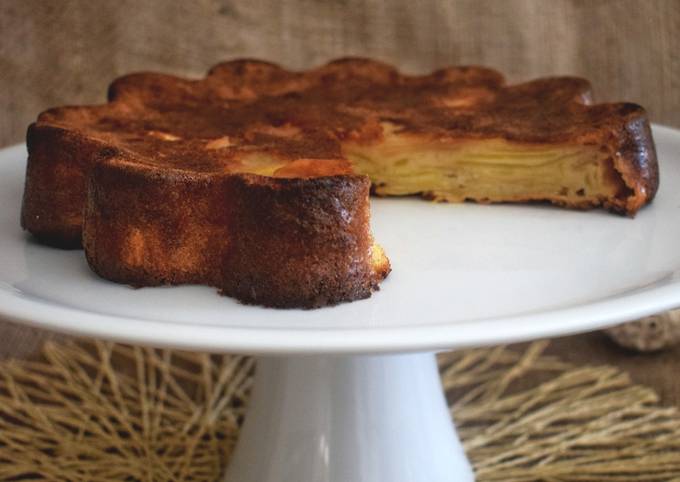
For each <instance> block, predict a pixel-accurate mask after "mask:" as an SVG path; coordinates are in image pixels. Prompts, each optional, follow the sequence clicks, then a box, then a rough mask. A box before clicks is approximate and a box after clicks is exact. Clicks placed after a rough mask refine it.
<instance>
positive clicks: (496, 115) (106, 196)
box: [22, 59, 658, 307]
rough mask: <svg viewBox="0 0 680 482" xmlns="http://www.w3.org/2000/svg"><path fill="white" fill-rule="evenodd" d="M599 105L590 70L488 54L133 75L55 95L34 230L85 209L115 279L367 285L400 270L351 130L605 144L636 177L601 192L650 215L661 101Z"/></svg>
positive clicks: (254, 291) (309, 298)
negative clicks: (511, 65) (382, 247)
mask: <svg viewBox="0 0 680 482" xmlns="http://www.w3.org/2000/svg"><path fill="white" fill-rule="evenodd" d="M590 104H591V94H590V86H589V84H588V82H587V81H585V80H583V79H578V78H571V77H561V78H547V79H539V80H536V81H532V82H527V83H524V84H519V85H514V86H506V85H505V83H504V79H503V77H502V76H501V74H499V73H498V72H496V71H493V70H490V69H485V68H481V67H452V68H446V69H441V70H439V71H436V72H433V73H432V74H430V75H426V76H407V75H403V74H400V73H399V72H398V71H397V70H396V69H394V68H393V67H391V66H389V65H386V64H382V63H379V62H375V61H371V60H366V59H341V60H338V61H334V62H331V63H329V64H327V65H325V66H323V67H320V68H317V69H313V70H310V71H306V72H291V71H288V70H285V69H283V68H281V67H279V66H277V65H274V64H271V63H266V62H260V61H255V60H238V61H232V62H226V63H222V64H219V65H217V66H215V67H213V68H212V69H211V70H210V72H209V73H208V75H207V76H206V77H205V78H204V79H200V80H187V79H181V78H177V77H173V76H168V75H163V74H155V73H140V74H132V75H128V76H125V77H122V78H119V79H117V80H116V81H115V82H113V84H112V85H111V86H110V89H109V103H107V104H104V105H98V106H72V107H61V108H56V109H50V110H48V111H46V112H43V113H42V114H40V116H39V117H38V120H37V122H36V123H35V124H33V125H31V126H30V128H29V131H28V135H27V144H28V150H29V162H28V168H27V178H26V190H25V195H24V205H23V210H22V226H23V227H24V228H25V229H27V230H29V231H30V232H32V233H33V234H35V235H36V236H37V237H39V238H40V239H42V240H44V241H46V242H48V243H50V244H54V245H58V246H63V247H77V246H78V244H79V242H80V238H81V225H82V224H83V215H82V213H83V210H85V213H86V215H85V218H84V226H85V228H84V232H83V237H84V246H85V249H86V254H87V257H88V261H89V262H90V265H91V266H92V268H93V269H94V270H95V271H97V272H98V273H100V274H101V275H102V276H104V277H106V278H109V279H113V280H116V281H121V282H126V283H131V284H136V285H148V284H160V283H205V284H211V285H214V286H218V287H220V288H221V289H222V290H223V291H224V292H225V293H226V294H229V295H232V296H235V297H237V298H238V299H240V300H243V301H246V302H252V303H258V304H266V305H272V306H307V307H312V306H320V305H323V304H332V303H336V302H339V301H344V300H351V299H357V298H362V297H366V296H368V295H369V294H370V292H371V290H373V289H375V288H376V287H377V283H378V282H379V281H380V280H381V279H382V278H384V276H386V274H387V271H388V270H389V267H386V266H387V265H383V268H381V269H376V268H375V267H371V264H370V263H371V262H370V250H371V244H372V241H371V239H370V234H369V228H368V211H367V209H368V207H367V206H368V204H367V202H368V201H367V195H368V189H369V186H368V180H367V179H366V178H365V177H361V176H356V175H353V174H352V165H351V163H350V162H349V161H348V160H347V159H345V157H344V155H343V148H342V146H343V143H346V142H354V143H367V144H370V143H378V142H381V141H382V139H383V135H384V133H383V125H384V123H389V124H390V125H393V126H397V128H398V129H399V131H400V132H404V133H409V134H410V135H415V136H424V137H426V138H428V139H430V138H436V139H439V140H450V141H451V142H456V141H458V140H460V139H488V138H500V139H505V140H509V141H514V142H520V143H538V144H547V145H551V144H559V143H569V144H578V145H590V146H597V147H598V148H599V149H601V150H602V151H603V152H606V153H607V155H608V156H609V157H610V158H611V165H612V174H611V175H612V176H617V177H618V178H620V182H621V185H622V189H621V192H620V193H619V194H617V196H616V197H614V198H612V199H608V200H605V201H603V202H602V204H603V205H604V207H606V208H608V209H611V210H613V211H617V212H622V213H626V214H629V215H634V214H635V212H637V210H638V209H640V207H642V206H643V205H644V204H646V203H648V202H649V201H651V199H652V198H653V197H654V194H655V192H656V189H657V186H658V170H657V166H656V155H655V152H654V145H653V141H652V138H651V133H650V131H649V122H648V120H647V117H646V114H645V112H644V110H643V109H642V108H641V107H639V106H636V105H633V104H600V105H590ZM258 156H259V157H258ZM261 158H266V160H265V161H262V160H261ZM262 162H264V163H265V164H266V165H264V166H262V165H261V164H262ZM267 163H269V164H267ZM270 164H271V165H270ZM248 172H250V174H248ZM255 172H262V173H265V174H267V176H259V175H256V174H253V173H255ZM88 185H89V190H88V188H87V186H88ZM424 194H425V195H426V194H427V193H424ZM246 200H247V202H246ZM518 200H522V199H518ZM527 200H529V199H527ZM569 207H576V208H586V207H590V206H585V205H577V204H570V205H569ZM347 216H349V217H347ZM348 219H349V220H350V221H347V220H348Z"/></svg>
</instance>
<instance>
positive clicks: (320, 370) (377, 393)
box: [226, 354, 473, 482]
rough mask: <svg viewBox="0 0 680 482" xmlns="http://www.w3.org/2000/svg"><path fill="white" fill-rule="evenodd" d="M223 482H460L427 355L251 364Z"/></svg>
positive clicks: (467, 472) (453, 440) (464, 478)
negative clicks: (248, 396) (251, 379)
mask: <svg viewBox="0 0 680 482" xmlns="http://www.w3.org/2000/svg"><path fill="white" fill-rule="evenodd" d="M248 410H249V412H248V416H247V417H246V422H245V425H244V427H243V429H242V431H241V438H240V439H239V442H238V445H237V448H236V451H235V453H234V456H233V459H232V461H231V464H230V466H229V468H228V472H227V478H226V481H227V482H470V481H472V480H473V475H472V469H471V468H470V464H469V463H468V461H467V459H466V458H465V454H464V452H463V449H462V447H461V444H460V442H459V441H458V438H457V436H456V434H455V428H454V427H453V425H452V424H451V416H450V414H449V411H448V409H447V406H446V403H445V400H444V397H443V394H442V388H441V382H440V380H439V373H438V371H437V365H436V362H435V358H434V356H433V355H431V354H408V355H379V356H298V357H288V358H262V359H260V360H258V365H257V373H256V377H255V386H254V392H253V399H252V401H251V402H250V406H249V409H248Z"/></svg>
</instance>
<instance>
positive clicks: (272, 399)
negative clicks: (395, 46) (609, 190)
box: [0, 127, 680, 482]
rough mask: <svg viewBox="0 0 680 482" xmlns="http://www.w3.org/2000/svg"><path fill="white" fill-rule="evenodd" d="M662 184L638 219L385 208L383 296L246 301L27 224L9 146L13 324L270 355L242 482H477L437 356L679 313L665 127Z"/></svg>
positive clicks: (679, 230) (3, 281)
mask: <svg viewBox="0 0 680 482" xmlns="http://www.w3.org/2000/svg"><path fill="white" fill-rule="evenodd" d="M654 135H655V138H656V141H657V148H658V151H659V158H660V164H661V179H662V185H661V190H660V192H659V194H658V196H657V199H656V200H655V202H654V203H653V204H652V205H651V206H649V207H647V208H645V209H643V210H642V211H641V212H640V213H639V214H638V216H637V217H636V218H635V219H629V218H625V217H619V216H614V215H611V214H607V213H604V212H598V211H593V212H587V213H583V212H573V211H567V210H561V209H554V208H550V207H542V206H478V205H471V204H465V205H454V204H449V205H447V204H432V203H428V202H424V201H420V200H415V199H389V200H381V199H376V200H373V201H372V219H373V227H374V233H375V237H376V239H378V240H379V241H380V243H381V244H383V246H384V247H385V250H386V252H387V253H388V255H389V256H390V259H391V260H392V263H393V266H394V271H393V273H392V274H391V275H390V276H389V277H388V279H387V280H386V281H385V282H384V283H383V285H382V290H381V291H380V292H378V293H376V294H375V295H374V296H373V297H372V298H370V299H368V300H363V301H357V302H354V303H346V304H342V305H339V306H336V307H332V308H323V309H318V310H311V311H310V310H307V311H305V310H273V309H265V308H260V307H253V306H244V305H241V304H238V303H237V302H235V301H233V300H231V299H229V298H224V297H220V296H217V295H216V294H215V291H214V290H213V289H210V288H206V287H198V286H183V287H168V288H145V289H140V290H133V289H130V288H128V287H126V286H121V285H117V284H114V283H109V282H107V281H105V280H102V279H99V278H97V277H96V276H95V275H94V274H92V273H91V272H90V270H89V269H88V268H87V265H86V263H85V260H84V257H83V254H82V252H81V251H60V250H55V249H51V248H47V247H44V246H40V245H38V244H36V243H34V242H33V241H31V239H30V238H29V237H28V236H26V235H25V234H24V233H22V232H21V230H20V229H19V226H18V213H19V209H20V202H21V194H22V189H23V180H24V169H25V157H26V154H25V149H24V147H23V146H17V147H13V148H9V149H5V150H2V151H0V266H1V267H2V269H1V270H0V315H2V316H4V317H7V318H10V319H13V320H16V321H19V322H23V323H26V324H31V325H34V326H39V327H44V328H47V329H52V330H58V331H62V332H67V333H73V334H80V335H88V336H94V337H99V338H106V339H114V340H119V341H125V342H131V343H141V344H146V345H151V346H164V347H175V348H182V349H189V350H202V351H213V352H238V353H246V354H252V355H257V356H258V357H259V358H258V363H257V370H256V376H255V382H254V383H255V385H254V392H253V397H252V402H251V404H250V407H249V412H248V415H247V417H246V421H245V424H244V427H243V429H242V432H241V436H240V439H239V442H238V445H237V448H236V450H235V453H234V455H233V458H232V462H231V465H230V467H229V469H228V471H227V475H226V477H227V480H228V481H229V482H275V481H276V482H384V481H389V482H454V481H455V482H464V481H470V480H473V472H472V469H471V467H470V464H469V462H468V460H467V459H466V457H465V454H464V452H463V449H462V447H461V444H460V441H459V440H458V437H457V435H456V432H455V428H454V425H453V424H452V422H451V416H450V413H449V410H448V408H447V404H446V401H445V399H444V395H443V392H442V387H441V383H440V379H439V374H438V371H437V365H436V361H435V356H434V353H435V352H436V351H438V350H447V349H452V348H463V347H471V346H479V345H486V344H492V343H507V342H512V341H519V340H529V339H532V338H538V337H545V336H552V335H559V334H568V333H575V332H580V331H586V330H593V329H597V328H601V327H604V326H608V325H612V324H616V323H619V322H623V321H628V320H631V319H634V318H637V317H640V316H644V315H648V314H652V313H655V312H659V311H663V310H666V309H671V308H675V307H678V306H680V278H679V276H680V250H679V249H677V246H678V240H680V189H678V188H677V186H680V154H679V153H680V132H679V131H675V130H672V129H668V128H664V127H655V128H654Z"/></svg>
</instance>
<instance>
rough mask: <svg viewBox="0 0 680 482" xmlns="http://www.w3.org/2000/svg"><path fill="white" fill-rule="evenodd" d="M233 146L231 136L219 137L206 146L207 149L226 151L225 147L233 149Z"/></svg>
mask: <svg viewBox="0 0 680 482" xmlns="http://www.w3.org/2000/svg"><path fill="white" fill-rule="evenodd" d="M232 145H233V143H232V141H231V139H230V138H229V136H224V137H219V138H217V139H213V140H212V141H210V142H208V143H207V144H206V145H205V148H206V149H211V150H213V149H224V148H225V147H231V146H232Z"/></svg>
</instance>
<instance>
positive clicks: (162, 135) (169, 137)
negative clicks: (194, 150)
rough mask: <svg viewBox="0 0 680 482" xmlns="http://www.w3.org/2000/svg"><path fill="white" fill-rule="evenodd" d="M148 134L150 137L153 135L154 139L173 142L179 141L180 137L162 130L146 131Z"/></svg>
mask: <svg viewBox="0 0 680 482" xmlns="http://www.w3.org/2000/svg"><path fill="white" fill-rule="evenodd" d="M147 134H148V135H150V136H151V137H155V138H156V139H160V140H162V141H168V142H175V141H179V140H180V139H182V138H181V137H179V136H176V135H174V134H170V133H169V132H162V131H149V132H147Z"/></svg>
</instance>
